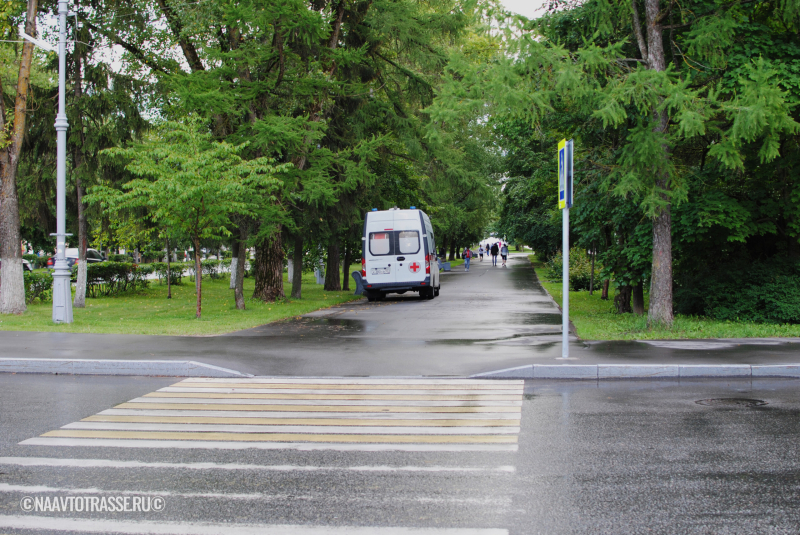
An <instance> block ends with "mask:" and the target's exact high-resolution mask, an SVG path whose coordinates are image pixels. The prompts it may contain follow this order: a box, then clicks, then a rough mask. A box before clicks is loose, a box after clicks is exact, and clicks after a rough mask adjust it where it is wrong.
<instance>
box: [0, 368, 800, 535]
mask: <svg viewBox="0 0 800 535" xmlns="http://www.w3.org/2000/svg"><path fill="white" fill-rule="evenodd" d="M172 382H174V380H173V379H164V378H111V377H65V376H58V377H56V376H37V375H0V407H2V410H0V457H2V458H0V533H28V532H29V531H26V530H16V529H9V528H8V527H7V524H4V522H5V521H4V520H3V518H5V517H7V516H16V517H26V513H24V512H21V510H20V506H19V503H20V500H21V498H22V497H23V496H25V495H30V496H49V497H53V496H61V497H64V496H68V495H92V496H115V495H119V494H120V493H121V492H122V491H127V492H132V493H133V495H138V494H140V493H146V492H149V493H152V494H157V495H160V496H163V497H164V498H165V500H166V503H167V507H166V509H165V510H164V511H163V512H160V513H153V512H150V513H115V514H112V513H93V514H84V513H69V514H67V513H57V512H52V513H36V514H35V515H34V513H28V514H27V515H28V516H27V518H29V517H31V516H32V515H34V516H37V517H52V518H56V519H63V518H84V519H88V520H89V521H91V522H96V521H99V520H102V519H112V520H115V521H130V522H132V523H134V525H139V524H141V523H142V522H144V521H155V522H164V521H175V522H180V523H181V525H183V526H184V528H187V529H188V527H191V526H197V525H198V524H197V523H198V522H226V523H229V524H228V525H227V528H226V529H225V530H224V531H220V532H224V533H226V535H236V534H237V533H239V531H238V528H239V526H241V524H244V523H250V524H259V525H260V524H269V525H273V524H287V525H295V526H296V525H301V526H323V527H324V526H328V527H331V526H334V527H335V526H361V527H366V528H368V530H367V531H366V532H364V533H373V532H374V533H381V532H380V531H377V528H379V527H417V528H432V529H433V531H430V532H428V533H429V534H430V535H436V534H437V533H446V532H443V531H442V532H440V531H436V530H438V529H441V528H481V529H500V530H508V532H509V533H512V534H520V535H522V534H537V533H543V534H562V533H563V534H572V533H577V534H584V533H585V534H599V533H670V534H673V533H674V534H683V533H704V534H705V533H714V534H716V533H725V534H754V533H770V534H784V533H786V534H790V533H791V534H796V533H798V532H800V508H798V506H797V505H798V503H800V450H799V449H798V447H797V443H798V437H800V418H798V416H800V395H798V384H799V383H798V382H797V381H790V380H784V381H778V380H775V381H755V382H751V381H741V382H735V381H733V382H726V381H715V382H710V383H709V382H707V383H703V382H697V383H687V382H685V381H684V382H682V383H680V384H678V383H672V382H663V383H659V382H650V381H647V382H635V381H628V382H603V383H599V384H598V383H595V382H591V383H588V382H549V383H537V382H528V383H526V385H525V394H526V395H525V399H524V401H523V407H522V421H521V431H520V435H519V450H518V451H517V452H448V453H437V452H428V453H424V452H366V451H349V452H342V451H339V452H336V451H317V452H313V451H312V452H301V451H286V450H274V451H259V450H239V451H231V450H227V451H226V450H204V449H182V450H170V449H147V448H140V449H126V448H102V447H98V448H88V447H43V446H23V445H19V444H18V443H19V442H20V441H22V440H24V439H27V438H30V437H33V436H37V435H39V434H41V433H44V432H46V431H49V430H51V429H55V428H58V427H60V426H62V425H65V424H67V423H69V422H73V421H75V420H78V419H80V418H84V417H86V416H89V415H92V414H94V413H96V412H98V411H101V410H103V409H106V408H108V407H111V406H113V405H115V404H118V403H121V402H124V401H126V400H129V399H131V398H133V397H136V396H140V395H143V394H145V393H147V392H151V391H153V390H155V389H157V388H160V387H163V386H166V385H168V384H170V383H172ZM719 398H725V399H731V398H744V399H758V400H763V401H765V402H767V404H765V405H763V406H759V407H748V406H743V405H736V404H734V405H731V404H721V405H719V404H718V405H713V404H712V405H700V404H697V403H696V401H698V400H705V399H719ZM19 458H28V459H30V458H39V459H46V460H49V461H50V462H52V461H54V460H59V459H60V460H75V459H83V460H106V461H111V464H112V465H113V463H114V462H116V461H123V460H124V461H141V462H145V463H176V464H175V465H173V466H171V467H168V468H163V467H161V468H159V467H158V466H157V465H155V466H152V467H141V468H132V467H101V468H97V467H94V468H92V467H84V468H80V467H64V466H61V467H47V466H22V465H21V464H22V463H21V462H20V460H19ZM70 462H72V461H70ZM196 462H210V463H216V464H217V467H216V468H212V467H206V468H191V469H190V468H188V467H186V463H196ZM227 463H237V464H238V465H240V468H238V469H225V468H223V467H221V465H226V464H227ZM40 464H41V463H40ZM241 465H250V466H247V467H242V466H241ZM263 466H272V467H275V466H282V467H284V468H283V469H281V470H263V469H259V467H263ZM356 467H362V468H359V469H356ZM364 467H369V469H367V468H364ZM401 467H404V469H403V470H397V469H398V468H401ZM420 469H424V470H425V471H421V470H420ZM141 525H144V524H141ZM39 532H40V533H45V532H47V533H55V532H57V531H56V530H55V529H53V530H43V531H39ZM263 532H264V533H269V532H266V531H263ZM286 533H295V531H288V532H286ZM297 533H302V532H300V531H298V532H297ZM320 533H328V531H322V532H320ZM359 533H361V532H359Z"/></svg>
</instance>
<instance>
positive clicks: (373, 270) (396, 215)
mask: <svg viewBox="0 0 800 535" xmlns="http://www.w3.org/2000/svg"><path fill="white" fill-rule="evenodd" d="M361 240H362V243H363V253H362V255H361V278H362V279H363V286H364V292H365V294H366V296H367V299H369V300H370V301H375V300H380V299H383V298H384V297H385V296H386V294H388V293H399V294H404V293H406V292H419V295H420V297H422V298H426V299H433V298H434V297H436V296H437V295H439V288H440V283H439V264H438V263H437V261H436V241H435V240H434V239H433V226H432V225H431V220H430V218H429V217H428V216H427V214H425V212H423V211H422V210H417V209H415V208H414V207H412V208H411V209H410V210H401V209H399V208H392V209H391V210H383V211H378V210H373V211H372V212H367V215H366V217H365V218H364V236H363V237H362V238H361Z"/></svg>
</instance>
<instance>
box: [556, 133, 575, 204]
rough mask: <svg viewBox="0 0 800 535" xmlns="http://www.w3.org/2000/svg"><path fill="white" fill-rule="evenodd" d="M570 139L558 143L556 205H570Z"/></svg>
mask: <svg viewBox="0 0 800 535" xmlns="http://www.w3.org/2000/svg"><path fill="white" fill-rule="evenodd" d="M572 147H573V145H572V140H571V139H570V140H569V141H567V140H566V139H562V140H561V141H559V143H558V207H559V209H562V210H563V209H564V208H571V207H572Z"/></svg>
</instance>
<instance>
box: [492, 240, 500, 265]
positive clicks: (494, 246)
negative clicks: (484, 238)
mask: <svg viewBox="0 0 800 535" xmlns="http://www.w3.org/2000/svg"><path fill="white" fill-rule="evenodd" d="M491 252H492V265H493V266H496V265H497V253H499V252H500V248H499V247H498V246H497V242H495V243H493V244H492V248H491Z"/></svg>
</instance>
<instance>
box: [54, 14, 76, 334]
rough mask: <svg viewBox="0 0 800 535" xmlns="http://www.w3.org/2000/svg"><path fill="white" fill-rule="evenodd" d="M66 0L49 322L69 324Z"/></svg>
mask: <svg viewBox="0 0 800 535" xmlns="http://www.w3.org/2000/svg"><path fill="white" fill-rule="evenodd" d="M67 11H68V10H67V1H66V0H59V2H58V30H59V31H58V115H56V124H55V127H56V143H57V149H56V262H55V272H54V274H53V322H54V323H72V288H71V284H70V273H69V265H68V264H67V258H66V250H65V249H66V247H67V244H66V238H67V235H66V222H65V220H66V189H67V188H66V187H67V127H68V126H69V123H68V122H67V114H66V111H65V109H64V108H65V103H64V101H65V95H64V92H65V86H66V72H67V69H66V67H67V50H66V49H67Z"/></svg>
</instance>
